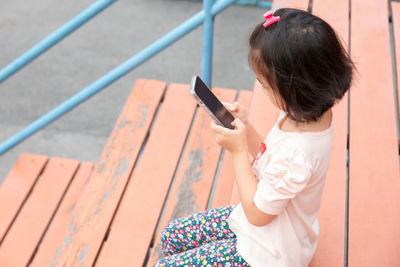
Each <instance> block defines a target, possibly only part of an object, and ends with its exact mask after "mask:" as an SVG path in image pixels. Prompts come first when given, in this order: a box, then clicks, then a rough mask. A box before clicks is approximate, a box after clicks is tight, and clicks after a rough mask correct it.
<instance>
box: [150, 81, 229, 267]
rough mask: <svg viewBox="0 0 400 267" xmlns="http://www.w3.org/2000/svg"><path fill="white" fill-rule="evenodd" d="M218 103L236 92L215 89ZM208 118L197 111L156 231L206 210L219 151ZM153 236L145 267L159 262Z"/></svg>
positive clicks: (200, 111) (160, 254)
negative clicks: (169, 223) (177, 219)
mask: <svg viewBox="0 0 400 267" xmlns="http://www.w3.org/2000/svg"><path fill="white" fill-rule="evenodd" d="M215 93H216V95H217V96H218V98H219V99H221V100H222V101H226V102H232V101H233V100H234V99H235V96H236V91H234V90H229V89H216V90H215ZM210 121H211V118H210V116H209V115H208V114H207V113H205V112H204V110H203V109H199V110H198V113H197V116H196V118H195V121H194V125H193V128H192V131H191V134H190V137H189V140H188V143H187V145H186V148H185V151H184V154H183V157H182V161H181V163H180V166H179V170H178V173H177V175H176V177H175V181H174V182H173V187H172V189H171V193H170V195H169V197H168V200H167V201H168V202H167V205H166V207H165V208H164V213H163V216H162V218H161V224H160V228H161V229H162V228H163V227H165V226H166V225H167V224H168V222H169V221H171V220H173V219H176V218H180V217H184V216H187V215H191V214H193V213H196V212H200V211H203V210H205V209H206V207H207V200H208V198H209V195H210V192H211V187H212V184H213V180H214V176H215V171H216V168H217V165H218V160H219V156H220V153H221V148H220V147H219V146H218V145H217V144H216V142H215V139H214V136H213V135H212V132H211V129H210ZM161 229H160V230H159V231H158V232H157V233H156V235H155V236H156V239H155V240H156V242H155V246H154V249H153V251H152V256H151V257H150V259H149V262H148V264H147V266H153V264H154V263H155V262H156V261H157V260H159V259H161V258H162V256H163V255H162V252H161V244H160V231H161Z"/></svg>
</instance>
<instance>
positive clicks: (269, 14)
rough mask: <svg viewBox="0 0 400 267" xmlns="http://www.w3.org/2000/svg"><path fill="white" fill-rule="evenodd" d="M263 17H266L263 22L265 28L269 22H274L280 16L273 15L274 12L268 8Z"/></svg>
mask: <svg viewBox="0 0 400 267" xmlns="http://www.w3.org/2000/svg"><path fill="white" fill-rule="evenodd" d="M264 18H265V19H266V21H265V22H264V24H263V25H264V28H267V27H268V26H269V25H271V24H273V23H275V22H278V21H279V20H280V19H281V17H279V16H276V17H275V16H274V13H273V12H272V10H270V11H267V12H266V13H265V14H264Z"/></svg>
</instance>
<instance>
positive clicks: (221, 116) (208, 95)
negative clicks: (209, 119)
mask: <svg viewBox="0 0 400 267" xmlns="http://www.w3.org/2000/svg"><path fill="white" fill-rule="evenodd" d="M194 92H195V93H196V95H197V96H198V97H199V98H200V100H201V101H202V102H203V104H204V105H205V106H206V107H207V108H208V109H209V111H210V112H211V113H212V114H214V116H215V117H216V118H217V119H218V121H219V122H220V124H222V125H223V126H224V127H226V128H229V129H234V127H233V126H232V124H231V123H232V121H233V120H234V119H235V118H234V117H233V116H232V114H231V113H229V111H228V110H227V109H226V108H225V107H224V105H223V104H222V103H221V102H220V101H219V100H218V98H217V97H216V96H215V95H214V94H213V93H212V92H211V90H210V89H209V88H208V86H207V85H206V84H205V83H204V82H203V81H202V80H201V79H200V78H199V77H197V78H196V83H195V85H194Z"/></svg>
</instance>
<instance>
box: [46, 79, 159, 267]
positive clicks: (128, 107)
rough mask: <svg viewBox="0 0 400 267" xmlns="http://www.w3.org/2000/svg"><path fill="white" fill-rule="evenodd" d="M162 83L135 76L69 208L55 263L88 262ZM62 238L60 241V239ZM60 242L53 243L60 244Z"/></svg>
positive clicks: (115, 202) (116, 200)
mask: <svg viewBox="0 0 400 267" xmlns="http://www.w3.org/2000/svg"><path fill="white" fill-rule="evenodd" d="M165 86H166V84H165V83H164V82H157V81H150V80H137V81H136V84H135V86H134V88H133V90H132V93H131V94H130V96H129V97H128V99H127V102H126V104H125V106H124V108H123V110H122V112H121V114H120V116H119V117H118V120H117V122H116V125H115V127H114V130H113V132H112V134H111V136H110V138H109V140H108V142H107V145H106V146H105V149H104V150H103V153H102V155H101V158H100V161H99V163H98V164H97V165H96V168H95V171H94V172H93V174H92V175H91V177H90V180H89V183H88V184H87V185H86V187H85V188H84V190H83V193H82V196H81V198H80V199H79V201H78V203H77V204H76V206H75V208H74V210H73V212H72V214H73V215H72V218H73V219H72V220H71V221H70V224H73V225H75V226H76V227H74V228H72V227H71V228H68V229H67V230H66V231H65V232H64V233H65V234H64V236H63V238H62V239H61V240H65V239H66V238H69V239H68V240H69V243H68V244H66V245H65V246H64V247H63V250H62V251H55V252H54V255H53V259H56V260H57V263H58V265H59V266H92V264H93V263H94V260H95V258H96V255H97V253H98V250H99V248H100V246H101V244H102V241H103V239H104V237H105V235H106V232H107V229H108V226H109V224H110V222H111V219H112V217H113V215H114V212H115V209H116V207H117V205H118V203H119V201H120V198H121V196H122V193H123V191H124V189H125V186H126V183H127V181H128V178H129V176H130V174H131V172H132V169H133V166H134V164H135V161H136V158H137V156H138V154H139V151H140V148H141V146H142V144H143V142H144V139H145V136H146V134H147V132H148V129H149V127H150V124H151V122H152V120H153V116H154V115H155V111H156V108H157V107H158V105H159V103H160V100H161V97H162V95H163V93H164V90H165ZM63 242H64V241H63ZM63 242H61V243H60V244H58V245H57V246H56V247H57V248H59V247H62V246H63Z"/></svg>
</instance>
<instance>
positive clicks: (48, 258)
mask: <svg viewBox="0 0 400 267" xmlns="http://www.w3.org/2000/svg"><path fill="white" fill-rule="evenodd" d="M94 166H95V164H94V163H91V162H82V164H81V165H80V167H79V169H78V171H77V173H76V175H75V177H74V179H73V180H72V183H71V185H70V186H69V188H68V191H67V192H66V194H65V197H64V199H63V201H62V202H61V204H60V207H59V208H58V210H57V213H56V214H55V215H54V218H53V220H52V222H51V224H50V226H49V228H48V230H47V231H46V234H45V236H44V238H43V240H42V242H41V243H40V245H39V247H38V251H37V253H36V255H35V257H34V258H33V261H32V263H31V265H30V266H31V267H33V266H39V267H41V266H56V265H57V258H56V257H54V255H55V253H54V251H62V250H63V247H64V246H65V244H68V242H69V240H70V236H67V237H66V238H64V234H65V233H64V231H65V229H68V228H72V229H74V228H75V224H73V223H70V222H71V221H74V219H73V217H72V210H73V209H74V207H75V205H76V203H77V201H78V199H79V197H80V196H81V193H82V191H83V188H84V187H85V186H86V184H87V183H88V182H89V178H90V175H91V174H92V172H93V169H94ZM63 238H64V239H63ZM60 243H62V246H61V247H57V245H58V244H60Z"/></svg>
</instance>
